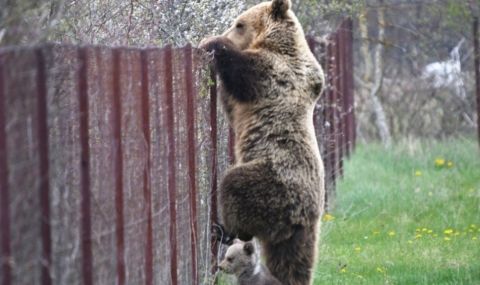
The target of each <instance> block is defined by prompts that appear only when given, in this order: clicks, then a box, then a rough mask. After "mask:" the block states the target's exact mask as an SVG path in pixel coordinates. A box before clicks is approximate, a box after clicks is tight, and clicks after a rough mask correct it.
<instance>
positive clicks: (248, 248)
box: [218, 240, 257, 276]
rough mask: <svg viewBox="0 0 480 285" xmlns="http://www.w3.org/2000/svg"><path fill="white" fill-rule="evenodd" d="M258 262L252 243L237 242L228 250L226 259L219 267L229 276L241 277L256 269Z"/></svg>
mask: <svg viewBox="0 0 480 285" xmlns="http://www.w3.org/2000/svg"><path fill="white" fill-rule="evenodd" d="M256 260H257V257H256V255H255V246H254V245H253V243H252V242H242V241H240V240H235V241H234V243H233V244H232V245H231V246H230V247H229V248H228V249H227V252H226V253H225V258H224V259H223V260H222V262H220V264H219V265H218V267H219V269H220V270H222V271H224V272H225V273H227V274H235V275H237V276H239V275H240V274H241V273H242V272H244V271H245V270H246V269H249V268H254V267H255V265H256Z"/></svg>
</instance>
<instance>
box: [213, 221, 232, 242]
mask: <svg viewBox="0 0 480 285" xmlns="http://www.w3.org/2000/svg"><path fill="white" fill-rule="evenodd" d="M212 237H213V239H214V240H216V241H219V242H221V243H223V244H226V245H232V244H233V241H234V240H235V235H232V234H231V233H229V232H227V231H226V230H225V228H224V227H223V226H222V225H220V224H216V223H215V224H213V225H212Z"/></svg>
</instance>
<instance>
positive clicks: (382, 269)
mask: <svg viewBox="0 0 480 285" xmlns="http://www.w3.org/2000/svg"><path fill="white" fill-rule="evenodd" d="M377 271H378V272H380V273H385V269H384V268H382V267H377Z"/></svg>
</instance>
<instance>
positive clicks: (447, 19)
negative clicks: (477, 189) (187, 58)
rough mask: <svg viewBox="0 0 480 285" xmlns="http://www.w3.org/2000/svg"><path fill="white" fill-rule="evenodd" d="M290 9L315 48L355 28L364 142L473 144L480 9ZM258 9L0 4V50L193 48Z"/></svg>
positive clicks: (387, 1)
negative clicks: (347, 24)
mask: <svg viewBox="0 0 480 285" xmlns="http://www.w3.org/2000/svg"><path fill="white" fill-rule="evenodd" d="M292 2H293V6H294V10H295V12H296V13H297V15H298V17H299V19H300V20H301V22H302V24H303V25H304V28H305V31H306V33H307V34H309V35H314V36H316V37H317V39H318V40H319V41H320V40H325V39H324V35H326V34H327V33H329V32H331V31H334V30H335V28H336V26H337V25H338V23H339V21H340V20H341V19H343V18H344V17H352V18H353V19H355V24H354V29H355V30H354V35H355V43H354V52H355V78H356V84H355V85H356V114H357V118H358V124H357V131H358V137H359V139H360V140H361V141H366V142H368V141H373V140H382V141H384V142H386V141H385V140H386V139H388V140H396V139H400V138H404V137H407V138H408V137H421V138H446V137H451V136H472V137H473V135H474V133H475V128H476V123H475V122H476V116H477V115H476V112H475V94H474V89H475V88H474V86H475V84H474V83H475V81H474V70H473V59H474V56H473V39H472V21H473V16H476V15H477V14H478V12H476V11H477V8H476V6H477V5H478V4H479V2H480V1H479V0H475V1H473V0H460V1H458V0H362V1H351V0H350V1H348V0H305V1H296V0H293V1H292ZM256 3H258V1H253V0H243V1H238V0H217V1H210V0H194V1H191V0H130V1H125V0H122V1H120V0H39V1H33V0H0V17H1V18H0V46H7V45H33V44H39V43H43V42H61V43H71V44H103V45H128V46H163V45H165V44H173V45H175V46H183V45H185V44H187V43H189V42H191V43H193V44H194V45H196V44H197V43H198V42H199V41H200V40H201V39H202V38H203V37H205V36H207V35H214V34H219V33H221V32H222V31H223V30H224V29H226V28H227V27H228V26H229V24H230V23H231V21H232V19H234V18H235V17H236V15H238V14H239V13H240V12H241V11H243V10H245V9H246V8H248V7H250V6H251V5H253V4H256ZM380 14H382V15H380ZM381 18H383V20H382V21H380V19H381ZM362 29H363V30H362ZM381 34H384V35H383V36H381ZM462 39H463V42H462V43H461V45H460V46H459V48H458V51H457V52H458V55H459V58H458V59H453V58H452V51H453V50H454V48H455V47H456V46H457V45H458V44H459V43H460V42H461V41H462ZM435 63H436V64H437V65H435ZM430 64H434V65H433V66H437V67H438V66H446V65H445V64H447V66H448V64H455V66H460V69H459V70H458V68H457V69H455V74H453V73H452V72H450V73H446V72H443V75H444V76H453V77H454V78H453V80H451V78H450V79H448V80H447V79H442V78H441V79H440V80H443V81H445V84H435V83H434V82H433V81H432V78H429V77H432V76H434V77H435V76H437V75H438V74H433V75H432V73H431V72H430V73H429V72H427V69H428V68H427V66H429V65H430ZM452 66H453V65H452ZM434 73H435V72H434ZM437 73H442V71H439V70H437ZM452 74H453V75H452ZM434 79H435V78H434ZM434 79H433V80H434Z"/></svg>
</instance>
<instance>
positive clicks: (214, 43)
mask: <svg viewBox="0 0 480 285" xmlns="http://www.w3.org/2000/svg"><path fill="white" fill-rule="evenodd" d="M230 45H231V42H230V40H228V39H227V38H225V37H222V36H215V37H210V38H205V39H203V40H202V41H201V42H200V44H199V45H198V47H199V48H200V49H203V50H205V51H207V52H212V51H219V50H225V49H227V47H228V46H230Z"/></svg>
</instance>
